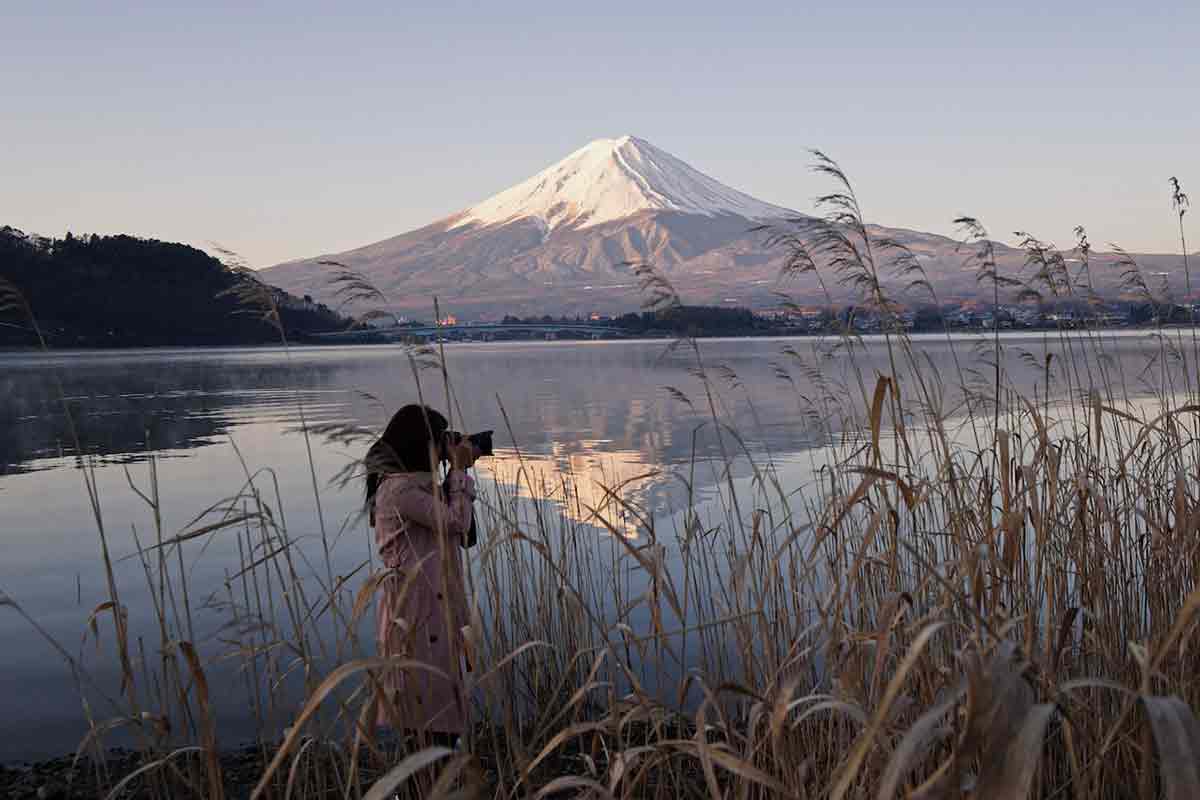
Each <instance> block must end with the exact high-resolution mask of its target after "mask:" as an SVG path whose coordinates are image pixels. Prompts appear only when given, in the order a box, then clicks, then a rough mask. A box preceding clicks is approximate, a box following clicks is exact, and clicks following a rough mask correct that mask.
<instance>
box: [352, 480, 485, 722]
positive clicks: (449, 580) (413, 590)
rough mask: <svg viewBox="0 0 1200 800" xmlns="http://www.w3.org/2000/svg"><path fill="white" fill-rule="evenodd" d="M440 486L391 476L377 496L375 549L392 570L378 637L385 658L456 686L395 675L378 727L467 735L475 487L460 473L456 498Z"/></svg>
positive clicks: (386, 679)
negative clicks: (466, 579)
mask: <svg viewBox="0 0 1200 800" xmlns="http://www.w3.org/2000/svg"><path fill="white" fill-rule="evenodd" d="M435 485H436V481H435V478H434V476H433V475H431V474H430V473H428V472H404V473H395V474H389V475H386V476H384V477H383V480H382V481H381V482H380V484H379V488H378V490H377V492H376V494H375V543H376V545H377V546H378V548H379V555H380V557H381V558H382V559H383V563H384V565H385V566H386V567H388V568H389V572H388V574H387V576H386V577H385V578H384V580H383V584H382V587H381V594H380V596H379V598H378V602H377V605H376V633H377V636H378V641H379V653H380V655H384V656H401V657H404V658H411V659H414V660H416V661H420V662H423V663H426V664H429V665H430V666H433V667H436V668H437V669H439V670H441V671H442V672H444V673H445V674H446V675H448V676H449V679H448V680H447V679H444V678H441V677H438V676H436V675H434V674H432V673H430V672H427V671H424V670H408V671H402V670H398V669H397V670H390V671H388V672H387V673H386V674H385V675H384V676H383V681H382V682H383V687H384V692H385V695H386V697H387V702H386V703H385V704H384V705H383V706H382V707H381V708H380V709H379V714H378V716H377V723H378V724H380V725H386V726H389V727H398V728H401V729H408V730H418V731H438V732H445V733H462V731H463V729H464V727H465V725H466V720H467V708H466V697H465V696H464V692H463V679H462V667H461V666H460V663H461V662H460V659H461V658H462V656H463V641H462V630H463V626H465V625H467V623H468V614H467V599H466V589H465V586H464V584H463V574H462V556H461V552H460V543H461V541H462V537H463V536H465V535H466V533H467V531H468V530H469V529H470V527H471V516H472V513H473V511H472V502H473V501H474V499H475V483H474V481H472V480H471V478H470V476H468V475H467V474H466V473H465V472H461V471H458V470H455V471H452V472H451V473H450V479H449V497H448V498H446V497H443V496H442V492H441V487H436V488H435ZM447 500H448V502H447Z"/></svg>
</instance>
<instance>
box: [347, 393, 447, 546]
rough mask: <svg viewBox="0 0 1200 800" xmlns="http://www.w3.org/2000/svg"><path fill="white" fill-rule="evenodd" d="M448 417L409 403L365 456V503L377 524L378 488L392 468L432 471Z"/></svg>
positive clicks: (395, 416) (397, 470) (394, 470)
mask: <svg viewBox="0 0 1200 800" xmlns="http://www.w3.org/2000/svg"><path fill="white" fill-rule="evenodd" d="M449 427H450V423H449V422H447V421H446V418H445V417H443V416H442V415H441V414H439V413H438V412H437V411H434V410H433V409H432V408H430V407H429V406H419V405H407V406H404V408H401V409H400V410H399V411H397V412H396V413H395V414H394V415H393V416H392V420H391V422H389V423H388V425H387V428H386V429H384V431H383V436H380V437H379V438H378V439H377V440H376V441H375V444H373V445H371V449H369V450H368V451H367V457H366V458H365V459H364V462H365V466H366V470H367V497H366V504H367V509H368V511H370V512H371V524H372V525H374V524H375V491H376V490H377V489H378V488H379V482H380V480H381V478H382V476H383V475H385V474H387V473H389V472H433V470H434V468H435V467H436V466H437V463H436V461H435V460H434V458H431V455H430V454H431V453H437V452H438V451H440V449H441V442H442V438H443V436H444V435H445V433H446V431H447V430H448V429H449Z"/></svg>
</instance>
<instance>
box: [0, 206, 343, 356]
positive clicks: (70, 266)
mask: <svg viewBox="0 0 1200 800" xmlns="http://www.w3.org/2000/svg"><path fill="white" fill-rule="evenodd" d="M0 278H2V279H4V280H6V281H7V282H9V283H10V284H12V285H13V286H15V287H16V289H17V290H18V291H19V292H20V293H21V294H22V295H23V296H24V297H25V298H26V300H27V301H28V305H29V308H30V309H31V310H32V312H33V316H34V318H35V319H36V320H37V324H38V326H39V327H40V329H41V330H42V333H43V335H44V336H45V337H46V339H47V340H48V342H49V343H50V344H51V345H53V346H56V347H145V346H155V345H215V344H256V343H270V342H273V341H274V342H277V341H279V332H278V331H277V330H276V328H275V327H274V326H273V325H271V324H269V323H268V322H266V321H265V320H264V319H263V318H262V315H261V314H259V313H255V311H254V310H253V309H249V308H247V307H246V305H245V304H243V303H240V302H239V301H238V299H237V298H236V297H234V296H232V295H230V294H228V293H227V292H228V291H229V290H230V289H231V288H233V287H234V286H235V285H237V282H238V280H239V276H238V274H237V273H236V272H234V271H233V270H231V269H229V268H228V267H226V266H225V265H224V264H222V263H221V262H220V261H219V260H217V259H215V258H213V257H212V256H210V255H208V254H206V253H204V252H202V251H200V250H197V249H196V248H194V247H189V246H187V245H183V244H174V243H171V242H160V241H157V240H154V239H139V238H136V237H133V236H96V235H91V236H73V235H71V234H69V233H68V234H67V235H66V237H64V238H62V239H47V238H44V237H39V236H29V235H26V234H25V233H23V232H21V231H19V230H16V229H15V228H11V227H7V226H6V227H0ZM274 297H275V299H276V303H277V306H278V308H279V312H280V317H281V319H282V322H283V327H284V329H285V331H286V332H287V334H288V337H289V339H292V340H295V341H303V340H304V338H305V336H306V335H308V334H311V333H319V332H323V331H332V330H338V329H342V328H344V327H345V326H346V325H347V322H348V321H347V320H346V319H344V318H342V317H341V316H339V315H338V314H336V313H334V312H333V311H331V310H330V309H329V308H327V307H326V306H324V305H319V304H315V303H313V302H312V301H311V299H310V298H297V297H295V296H293V295H289V294H287V293H285V292H283V291H282V290H276V291H275V292H274ZM36 341H37V340H36V338H35V337H34V335H33V333H32V329H31V327H30V325H29V321H28V319H27V314H26V313H25V311H24V309H20V308H15V307H13V304H11V303H4V302H3V301H2V299H0V346H22V345H33V344H36Z"/></svg>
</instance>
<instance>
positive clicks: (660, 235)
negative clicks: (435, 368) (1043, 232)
mask: <svg viewBox="0 0 1200 800" xmlns="http://www.w3.org/2000/svg"><path fill="white" fill-rule="evenodd" d="M808 193H811V192H808ZM801 218H803V215H802V214H800V213H799V212H797V211H793V210H791V209H788V208H784V207H782V206H777V205H773V204H771V203H767V202H764V201H762V200H758V199H756V198H754V197H751V196H750V195H748V194H745V193H743V192H740V191H738V190H736V189H733V188H731V187H729V186H726V185H725V184H723V183H721V182H719V181H717V180H716V179H714V178H712V177H710V176H708V175H706V174H704V173H703V172H700V171H699V170H698V169H696V168H694V167H692V166H691V165H690V164H688V163H686V162H685V161H683V160H681V159H679V158H677V157H675V156H673V155H671V154H670V153H668V152H666V151H665V150H663V149H661V148H658V147H656V146H654V145H653V144H651V143H649V142H647V141H645V140H644V139H639V138H637V137H634V136H622V137H620V138H616V139H597V140H596V141H593V142H591V143H589V144H588V145H586V146H584V147H582V148H580V149H579V150H576V151H575V152H573V153H571V154H570V155H568V156H567V157H566V158H564V159H562V160H561V161H559V162H557V163H555V164H553V165H551V166H550V167H548V168H546V169H544V170H542V171H541V172H539V173H538V174H536V175H534V176H533V177H531V178H529V179H528V180H526V181H523V182H521V183H519V184H517V185H516V186H513V187H512V188H509V189H506V190H504V191H502V192H500V193H499V194H496V195H494V196H492V197H490V198H488V199H486V200H484V201H483V202H481V203H478V204H476V205H474V206H472V207H470V208H468V209H466V210H464V211H461V212H459V213H457V214H453V215H451V216H449V217H446V218H445V219H441V220H438V221H437V222H434V223H432V224H430V225H427V226H425V227H423V228H419V229H417V230H414V231H410V232H408V233H403V234H400V235H399V236H395V237H392V238H389V239H384V240H383V241H380V242H376V243H374V244H369V245H366V246H364V247H359V248H356V249H354V250H348V251H346V252H342V253H332V254H328V255H322V256H317V257H314V258H309V259H302V260H299V261H291V262H287V263H284V264H279V265H277V266H274V267H271V268H269V269H267V270H264V272H263V275H264V278H265V280H267V281H268V282H269V283H271V284H274V285H276V286H279V287H281V288H283V289H286V290H287V291H289V292H292V293H293V294H298V295H304V294H308V295H312V296H313V297H315V298H317V299H319V300H322V301H324V302H327V303H330V304H335V303H336V302H337V298H336V297H335V293H334V291H333V287H332V286H331V284H330V278H331V277H332V275H333V270H332V269H331V268H330V267H328V266H326V265H323V264H321V263H320V262H322V261H334V262H338V263H340V264H343V265H345V266H346V267H349V268H350V269H352V270H354V271H356V272H358V273H360V274H362V275H363V276H364V277H365V278H366V279H367V280H368V281H369V282H370V283H371V284H373V285H374V286H376V287H377V288H379V289H380V290H381V291H382V292H383V294H384V295H385V297H386V298H387V301H386V303H387V309H388V310H390V311H394V312H396V313H402V314H409V315H414V316H417V317H423V318H428V317H430V316H432V312H433V299H434V297H437V298H438V299H439V301H440V303H441V306H442V308H443V310H445V311H449V312H451V313H454V314H455V315H456V316H458V317H460V318H463V319H470V318H489V317H491V318H494V317H497V316H499V315H501V314H516V315H518V316H527V315H530V314H536V315H541V314H553V315H559V314H564V313H565V314H580V313H582V314H588V313H592V312H597V313H606V314H607V313H620V312H626V311H630V310H636V309H637V308H638V307H639V305H640V304H641V302H642V300H643V299H644V298H643V297H642V295H641V294H640V292H639V289H638V281H637V279H636V277H635V276H634V274H633V270H632V268H631V266H630V264H635V263H648V264H652V265H654V267H655V268H656V269H657V270H658V271H659V272H660V274H662V275H663V276H665V277H666V278H667V279H668V280H670V281H671V283H672V285H673V286H674V287H675V289H676V290H677V291H678V292H679V294H680V296H681V297H682V299H683V300H684V302H686V303H690V304H706V305H718V304H720V305H741V306H749V307H766V306H772V305H778V303H779V293H780V292H784V293H787V294H788V295H789V296H791V297H792V298H793V299H795V300H798V301H814V302H821V301H824V300H825V299H826V295H825V292H826V291H827V290H832V291H833V293H834V294H835V299H844V300H849V299H851V295H850V293H849V290H844V289H842V288H841V287H838V286H837V283H836V281H834V280H827V281H826V282H825V285H824V286H821V285H820V284H818V282H817V281H816V279H815V277H814V276H811V275H809V276H802V277H800V278H799V279H790V280H788V281H782V280H781V277H780V270H781V268H782V266H783V263H784V261H785V259H786V253H784V252H783V251H782V250H780V249H778V248H774V249H772V248H768V247H767V246H766V239H767V236H766V235H765V234H764V232H763V226H764V225H766V226H780V225H789V224H792V223H789V222H787V221H788V220H792V221H793V223H794V221H795V220H796V219H801ZM871 231H872V232H873V233H875V234H877V235H879V236H881V237H883V236H886V237H887V238H889V239H891V240H893V241H897V242H900V243H901V244H903V245H905V246H906V247H908V248H909V249H910V250H911V251H912V252H913V254H914V255H915V256H916V258H917V259H918V261H919V263H920V264H921V266H922V268H923V269H924V270H925V272H926V276H927V278H928V279H929V282H930V284H931V285H932V286H933V287H934V289H935V290H936V291H937V293H938V296H939V297H940V298H942V299H948V298H951V297H973V296H975V295H977V294H979V292H980V289H979V285H978V282H977V272H976V271H975V268H973V267H972V266H970V265H968V264H966V263H965V261H966V259H965V253H964V251H963V249H962V248H961V246H960V243H959V242H957V241H955V240H954V239H951V238H948V237H945V236H939V235H936V234H928V233H920V232H917V231H910V230H903V229H893V228H879V227H875V226H872V227H871ZM996 255H997V259H998V261H999V263H1000V267H1001V269H1002V271H1004V272H1006V273H1009V274H1015V273H1016V272H1017V271H1019V270H1020V268H1021V266H1022V263H1023V261H1024V253H1023V251H1021V250H1017V249H1014V248H1010V247H1006V246H1004V245H997V248H996ZM1093 257H1094V258H1096V259H1097V269H1096V270H1095V271H1094V272H1095V274H1097V275H1098V276H1099V278H1098V282H1097V288H1107V289H1108V290H1110V291H1113V290H1115V285H1116V282H1117V279H1118V277H1119V270H1117V269H1105V268H1104V267H1103V266H1102V265H1103V263H1104V262H1105V260H1106V259H1105V256H1103V255H1101V254H1094V256H1093ZM1145 259H1146V261H1145V263H1144V264H1143V266H1145V267H1147V268H1149V269H1163V268H1164V267H1165V266H1166V265H1167V264H1168V263H1169V264H1170V266H1171V267H1172V269H1173V270H1174V269H1176V268H1177V266H1178V265H1177V264H1175V263H1174V261H1175V260H1173V259H1172V258H1171V257H1169V256H1148V257H1145ZM1107 260H1108V261H1112V262H1115V257H1111V256H1110V257H1108V259H1107ZM896 289H897V290H898V291H899V290H900V289H901V287H900V286H897V287H896ZM988 292H989V293H990V289H989V290H988Z"/></svg>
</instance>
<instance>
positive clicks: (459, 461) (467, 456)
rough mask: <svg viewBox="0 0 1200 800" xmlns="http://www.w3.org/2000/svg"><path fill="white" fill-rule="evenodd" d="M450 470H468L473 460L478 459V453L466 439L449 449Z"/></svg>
mask: <svg viewBox="0 0 1200 800" xmlns="http://www.w3.org/2000/svg"><path fill="white" fill-rule="evenodd" d="M449 455H450V468H451V469H463V470H465V469H470V468H471V465H472V464H474V463H475V459H477V458H479V451H478V450H476V449H475V445H474V444H472V443H471V442H470V441H468V440H467V439H463V440H462V441H461V442H459V443H458V444H456V445H451V447H450V454H449Z"/></svg>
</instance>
